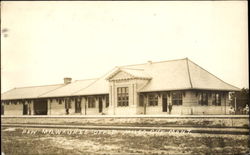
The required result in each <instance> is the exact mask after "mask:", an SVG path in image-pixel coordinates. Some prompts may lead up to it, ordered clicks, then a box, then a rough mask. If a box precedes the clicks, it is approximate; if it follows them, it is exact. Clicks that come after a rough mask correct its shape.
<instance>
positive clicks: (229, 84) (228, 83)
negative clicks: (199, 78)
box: [188, 59, 240, 89]
mask: <svg viewBox="0 0 250 155" xmlns="http://www.w3.org/2000/svg"><path fill="white" fill-rule="evenodd" d="M188 61H190V62H191V63H193V64H194V65H196V66H198V67H199V68H201V69H202V70H204V71H206V72H207V73H209V74H210V75H212V76H213V77H215V78H216V79H218V80H220V81H222V82H224V83H226V84H228V85H230V86H232V87H234V88H237V89H240V88H238V87H236V86H233V85H231V84H229V83H227V82H225V81H223V80H222V79H220V78H219V77H217V76H215V75H214V74H212V73H211V72H209V71H207V70H206V69H204V68H202V67H201V66H199V65H198V64H196V63H195V62H193V61H191V60H189V59H188Z"/></svg>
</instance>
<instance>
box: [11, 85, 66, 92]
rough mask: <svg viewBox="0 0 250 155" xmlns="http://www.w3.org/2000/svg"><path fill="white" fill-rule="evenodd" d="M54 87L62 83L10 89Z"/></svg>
mask: <svg viewBox="0 0 250 155" xmlns="http://www.w3.org/2000/svg"><path fill="white" fill-rule="evenodd" d="M56 85H64V84H63V83H62V84H48V85H39V86H25V87H15V88H12V89H20V88H32V87H46V86H56ZM12 89H10V90H12ZM10 90H8V91H10ZM8 91H7V92H8Z"/></svg>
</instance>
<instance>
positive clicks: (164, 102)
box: [162, 95, 168, 112]
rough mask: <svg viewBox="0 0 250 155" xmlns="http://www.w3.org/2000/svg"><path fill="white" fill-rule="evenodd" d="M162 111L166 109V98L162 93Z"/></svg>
mask: <svg viewBox="0 0 250 155" xmlns="http://www.w3.org/2000/svg"><path fill="white" fill-rule="evenodd" d="M162 111H163V112H167V111H168V98H167V95H163V97H162Z"/></svg>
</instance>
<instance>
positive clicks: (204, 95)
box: [198, 92, 208, 106]
mask: <svg viewBox="0 0 250 155" xmlns="http://www.w3.org/2000/svg"><path fill="white" fill-rule="evenodd" d="M198 104H199V105H201V106H208V92H201V93H199V98H198Z"/></svg>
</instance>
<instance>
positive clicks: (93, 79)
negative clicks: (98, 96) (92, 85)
mask: <svg viewBox="0 0 250 155" xmlns="http://www.w3.org/2000/svg"><path fill="white" fill-rule="evenodd" d="M96 79H98V78H89V79H82V80H75V81H74V82H76V81H87V80H96Z"/></svg>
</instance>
